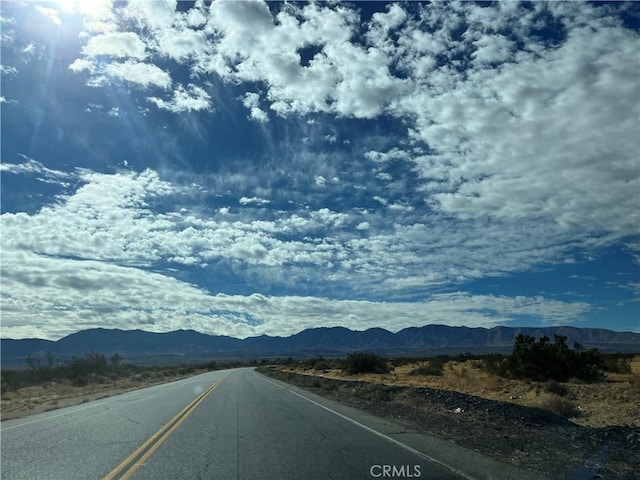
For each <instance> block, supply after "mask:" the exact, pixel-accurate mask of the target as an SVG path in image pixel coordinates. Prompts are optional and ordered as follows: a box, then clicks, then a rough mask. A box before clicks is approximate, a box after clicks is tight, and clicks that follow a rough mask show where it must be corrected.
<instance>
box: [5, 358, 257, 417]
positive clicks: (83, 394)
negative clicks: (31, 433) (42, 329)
mask: <svg viewBox="0 0 640 480" xmlns="http://www.w3.org/2000/svg"><path fill="white" fill-rule="evenodd" d="M246 365H258V362H257V361H256V360H252V361H251V362H248V363H239V362H206V363H202V364H185V365H171V366H149V365H147V366H143V365H136V364H133V363H130V362H127V361H125V359H124V358H123V357H122V356H121V355H120V354H119V353H115V354H113V355H111V356H109V357H107V356H105V355H102V354H99V353H95V352H94V353H87V354H85V355H81V356H74V357H72V358H71V359H69V360H66V361H64V362H58V361H57V360H56V358H55V356H54V355H53V354H51V353H46V354H44V355H41V356H30V357H28V358H27V359H26V361H25V367H23V368H18V369H2V371H1V373H0V383H1V401H2V419H3V420H6V419H10V418H15V417H19V416H22V415H24V414H28V413H37V412H42V411H46V410H52V409H55V408H60V407H64V406H68V405H74V404H77V403H82V402H85V401H89V400H93V399H96V398H102V397H105V396H108V395H112V394H115V393H121V392H124V391H127V390H131V389H136V388H141V387H145V386H148V385H153V384H157V383H164V382H169V381H173V380H177V379H179V378H184V377H187V376H190V375H196V374H199V373H205V372H207V371H211V370H218V369H225V368H232V367H237V366H246Z"/></svg>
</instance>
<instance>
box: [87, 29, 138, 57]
mask: <svg viewBox="0 0 640 480" xmlns="http://www.w3.org/2000/svg"><path fill="white" fill-rule="evenodd" d="M145 49H146V46H145V44H144V42H143V41H142V40H140V37H138V35H137V34H136V33H134V32H111V33H105V34H102V35H97V36H95V37H91V38H90V39H89V41H88V42H87V44H86V45H85V46H84V48H83V49H82V53H84V54H85V55H87V56H90V57H95V56H98V55H109V56H112V57H116V58H136V59H138V60H144V58H145V57H146V56H147V54H146V52H145Z"/></svg>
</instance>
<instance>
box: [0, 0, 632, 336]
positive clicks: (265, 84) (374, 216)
mask: <svg viewBox="0 0 640 480" xmlns="http://www.w3.org/2000/svg"><path fill="white" fill-rule="evenodd" d="M0 9H1V13H0V15H1V24H0V26H1V29H2V57H1V63H2V91H1V98H0V100H1V102H2V103H1V108H2V112H1V113H2V122H1V128H2V146H1V148H2V151H1V153H2V165H1V174H2V176H1V181H2V185H1V186H2V199H1V200H2V203H1V206H2V216H1V222H2V225H1V228H2V297H1V301H2V304H1V306H2V332H1V334H2V336H3V337H7V338H25V337H39V338H49V339H58V338H60V337H62V336H64V335H67V334H69V333H72V332H74V331H78V330H82V329H86V328H92V327H107V328H122V329H134V328H141V329H144V330H149V331H156V332H164V331H171V330H176V329H186V328H192V329H195V330H198V331H201V332H205V333H210V334H221V335H231V336H236V337H246V336H253V335H260V334H268V335H291V334H294V333H296V332H299V331H301V330H303V329H306V328H312V327H319V326H345V327H348V328H352V329H357V330H364V329H367V328H371V327H382V328H386V329H388V330H390V331H398V330H400V329H402V328H406V327H410V326H422V325H425V324H429V323H438V324H446V325H465V326H469V327H488V328H490V327H494V326H497V325H508V326H523V325H526V326H546V325H573V326H577V327H598V328H609V329H613V330H619V331H636V332H640V274H639V272H640V270H639V264H640V217H639V215H640V163H639V162H640V160H639V159H640V135H639V132H640V75H639V72H640V55H639V54H638V52H639V51H640V49H639V47H640V37H639V31H640V5H639V4H637V3H634V2H631V3H617V2H616V3H589V4H587V3H580V2H551V3H543V2H534V3H517V2H511V1H509V2H502V3H495V4H488V3H485V4H478V3H471V2H460V3H457V2H445V3H434V4H427V3H419V2H408V3H384V2H371V3H366V2H351V3H346V2H318V3H289V4H283V3H272V2H270V3H263V2H258V1H243V2H230V1H229V2H223V1H216V2H213V3H210V2H195V3H192V2H178V3H176V2H175V1H171V0H165V1H153V2H143V1H138V0H136V1H131V2H128V3H116V4H112V3H111V2H108V1H103V0H101V1H91V2H81V1H75V0H64V1H63V0H60V1H57V2H53V1H52V2H34V1H29V2H20V1H16V2H3V3H2V5H1V6H0Z"/></svg>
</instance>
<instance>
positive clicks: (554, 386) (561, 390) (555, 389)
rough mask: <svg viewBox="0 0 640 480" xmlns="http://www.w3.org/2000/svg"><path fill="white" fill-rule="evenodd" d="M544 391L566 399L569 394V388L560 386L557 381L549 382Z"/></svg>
mask: <svg viewBox="0 0 640 480" xmlns="http://www.w3.org/2000/svg"><path fill="white" fill-rule="evenodd" d="M544 389H545V390H546V391H547V392H549V393H553V394H554V395H558V396H559V397H564V396H565V395H566V394H567V393H569V390H567V387H565V386H564V385H561V384H559V383H558V382H556V381H555V380H549V381H548V382H547V383H546V384H545V386H544Z"/></svg>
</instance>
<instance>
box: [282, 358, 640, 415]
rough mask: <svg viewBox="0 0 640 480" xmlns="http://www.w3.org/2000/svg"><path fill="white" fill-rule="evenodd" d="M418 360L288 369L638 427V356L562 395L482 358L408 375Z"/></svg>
mask: <svg viewBox="0 0 640 480" xmlns="http://www.w3.org/2000/svg"><path fill="white" fill-rule="evenodd" d="M419 365H420V364H419V363H411V364H407V365H402V366H399V367H396V368H395V369H394V370H392V371H391V372H390V373H388V374H382V375H375V374H366V375H355V376H349V375H345V374H343V373H342V372H341V371H340V370H324V371H322V372H320V371H314V370H311V369H308V370H303V369H289V371H295V372H296V373H302V374H307V375H309V374H311V375H319V376H323V377H327V378H335V379H341V380H361V381H367V382H374V383H382V384H384V385H401V386H412V387H429V388H437V389H443V390H451V391H455V392H460V393H465V394H468V395H477V396H479V397H482V398H487V399H490V400H498V401H503V402H510V403H515V404H518V405H523V406H526V407H539V408H542V409H545V410H549V411H551V412H553V413H557V414H560V415H562V416H565V417H567V418H570V419H571V421H572V422H574V423H577V424H578V425H582V426H593V427H603V426H633V427H640V355H638V356H636V357H634V360H633V362H632V370H633V374H628V375H623V374H608V375H607V377H606V380H605V381H604V382H598V383H591V384H587V383H582V382H566V383H560V386H561V387H563V388H564V389H566V391H567V393H566V394H565V395H563V396H560V395H557V394H554V393H552V392H549V391H548V390H549V387H548V386H547V384H546V383H544V382H527V381H520V380H509V379H504V378H500V377H497V376H495V375H491V374H489V373H487V372H485V371H484V370H483V369H482V368H481V366H480V362H478V361H474V360H467V361H464V362H457V361H451V362H448V363H446V364H445V366H444V371H443V375H442V376H424V375H415V376H414V375H409V372H411V370H413V369H415V368H416V367H418V366H419Z"/></svg>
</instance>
